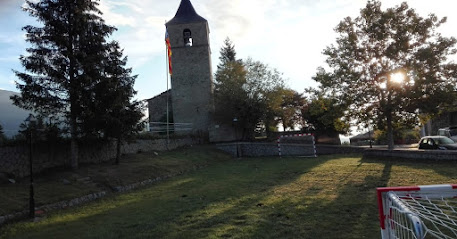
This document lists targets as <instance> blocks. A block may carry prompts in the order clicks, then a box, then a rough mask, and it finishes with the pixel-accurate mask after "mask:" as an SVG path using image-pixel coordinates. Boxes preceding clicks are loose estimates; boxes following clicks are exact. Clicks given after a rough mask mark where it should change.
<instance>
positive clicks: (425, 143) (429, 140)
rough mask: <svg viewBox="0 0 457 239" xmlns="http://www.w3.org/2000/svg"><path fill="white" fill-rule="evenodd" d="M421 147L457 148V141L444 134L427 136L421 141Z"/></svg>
mask: <svg viewBox="0 0 457 239" xmlns="http://www.w3.org/2000/svg"><path fill="white" fill-rule="evenodd" d="M419 149H442V150H457V143H455V142H454V141H452V139H450V138H448V137H444V136H439V135H438V136H426V137H423V138H422V139H421V140H420V141H419Z"/></svg>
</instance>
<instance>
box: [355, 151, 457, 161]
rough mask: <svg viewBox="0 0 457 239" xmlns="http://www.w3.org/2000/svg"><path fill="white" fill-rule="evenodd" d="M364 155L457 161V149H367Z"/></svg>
mask: <svg viewBox="0 0 457 239" xmlns="http://www.w3.org/2000/svg"><path fill="white" fill-rule="evenodd" d="M363 156H364V157H369V158H402V159H415V160H438V161H439V160H454V161H457V151H456V150H402V149H395V150H391V151H389V150H387V149H367V150H365V152H364V153H363Z"/></svg>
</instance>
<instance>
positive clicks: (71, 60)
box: [12, 0, 115, 169]
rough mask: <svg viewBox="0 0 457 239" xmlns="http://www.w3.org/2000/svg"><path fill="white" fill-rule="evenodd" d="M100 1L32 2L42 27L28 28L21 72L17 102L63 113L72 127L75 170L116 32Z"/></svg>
mask: <svg viewBox="0 0 457 239" xmlns="http://www.w3.org/2000/svg"><path fill="white" fill-rule="evenodd" d="M97 6H98V3H97V1H95V0H41V1H39V2H35V1H28V0H27V1H26V7H25V8H24V11H26V12H28V13H29V15H30V16H32V17H34V18H36V19H37V21H38V22H39V23H40V26H38V27H36V26H31V25H28V26H25V27H24V28H23V30H25V31H26V41H27V42H29V43H30V44H31V47H30V48H27V49H26V50H27V53H28V54H27V55H25V56H24V55H23V56H21V57H20V61H21V63H22V65H23V67H24V68H25V72H19V71H15V73H16V75H17V77H18V78H19V79H20V80H21V81H22V83H17V88H18V89H19V90H20V91H21V95H20V96H13V97H12V99H13V101H14V104H16V105H17V106H19V107H22V108H25V109H28V110H34V111H36V112H39V113H40V114H42V115H45V116H50V115H59V116H60V117H62V118H64V119H65V122H66V123H67V124H68V126H69V131H70V136H71V167H72V168H74V169H75V168H77V167H78V145H77V139H78V137H79V136H80V134H81V127H80V123H81V122H82V120H83V118H82V116H83V112H87V111H88V109H87V108H88V102H89V100H90V99H93V98H91V97H88V95H89V96H90V95H91V94H93V89H94V88H95V86H96V85H97V84H98V83H99V81H100V80H102V79H103V62H104V59H105V58H106V49H107V44H106V38H107V37H108V36H109V35H110V34H111V33H112V32H113V31H114V30H115V28H114V27H112V26H108V25H106V24H105V22H104V20H103V19H102V18H101V14H102V13H101V12H100V11H99V10H98V8H97Z"/></svg>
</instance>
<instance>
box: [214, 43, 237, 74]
mask: <svg viewBox="0 0 457 239" xmlns="http://www.w3.org/2000/svg"><path fill="white" fill-rule="evenodd" d="M219 53H220V54H221V56H220V57H219V60H220V61H221V63H220V65H219V66H222V65H224V64H227V63H228V62H234V61H236V51H235V45H233V42H232V41H231V40H230V38H228V37H227V38H225V40H224V46H223V47H222V48H221V50H220V51H219ZM219 66H218V69H219Z"/></svg>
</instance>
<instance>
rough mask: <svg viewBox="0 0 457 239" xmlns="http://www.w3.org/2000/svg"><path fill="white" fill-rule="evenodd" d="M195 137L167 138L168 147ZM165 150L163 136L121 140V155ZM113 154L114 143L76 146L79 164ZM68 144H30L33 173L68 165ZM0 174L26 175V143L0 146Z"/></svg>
mask: <svg viewBox="0 0 457 239" xmlns="http://www.w3.org/2000/svg"><path fill="white" fill-rule="evenodd" d="M197 143H198V140H197V139H194V138H182V139H170V144H169V145H168V149H175V148H177V147H181V146H185V145H192V144H197ZM163 150H167V145H166V139H155V140H137V141H136V142H132V143H124V144H123V145H122V148H121V153H122V154H132V153H138V152H148V151H163ZM115 157H116V142H115V141H110V142H106V143H97V144H96V145H94V144H90V143H89V144H88V143H82V144H80V145H79V163H88V164H93V163H102V162H108V161H111V160H113V159H114V158H115ZM69 160H70V145H69V143H55V144H43V143H41V144H40V143H36V144H35V145H34V147H33V172H34V173H40V172H43V171H45V170H47V169H50V168H56V167H66V166H69V165H70V162H69ZM0 173H6V174H9V175H13V176H14V177H16V178H22V177H26V176H29V174H30V172H29V149H28V147H26V146H17V147H1V148H0Z"/></svg>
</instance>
